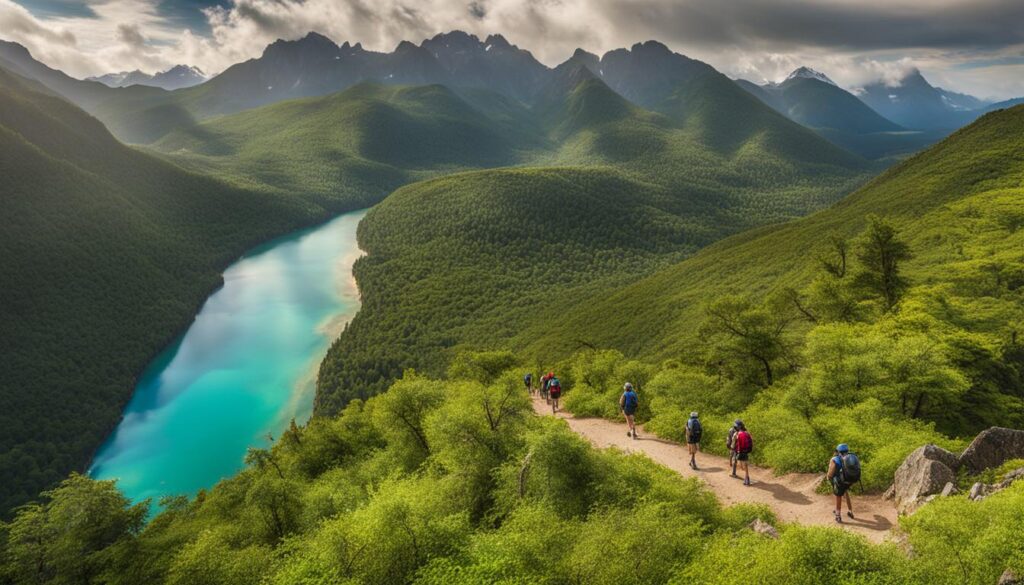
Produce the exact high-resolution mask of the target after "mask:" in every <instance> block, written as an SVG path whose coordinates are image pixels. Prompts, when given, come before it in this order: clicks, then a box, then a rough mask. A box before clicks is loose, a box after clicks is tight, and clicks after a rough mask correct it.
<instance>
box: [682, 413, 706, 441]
mask: <svg viewBox="0 0 1024 585" xmlns="http://www.w3.org/2000/svg"><path fill="white" fill-rule="evenodd" d="M686 428H688V429H690V440H691V441H693V442H694V443H699V442H700V437H701V435H703V434H704V427H702V426H701V424H700V421H699V420H697V419H695V418H691V419H690V420H688V421H686Z"/></svg>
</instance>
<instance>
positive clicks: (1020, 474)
mask: <svg viewBox="0 0 1024 585" xmlns="http://www.w3.org/2000/svg"><path fill="white" fill-rule="evenodd" d="M1019 479H1024V467H1021V468H1019V469H1014V470H1013V471H1011V472H1010V473H1007V474H1006V475H1004V476H1003V480H1002V481H1000V482H999V483H995V484H985V483H981V482H980V481H979V482H977V483H975V484H974V485H972V486H971V491H970V492H968V493H967V499H969V500H973V501H975V502H977V501H978V500H984V499H985V498H986V497H988V496H991V495H992V494H994V493H996V492H998V491H1002V490H1004V489H1006V488H1008V487H1010V485H1011V484H1012V483H1013V482H1015V481H1017V480H1019Z"/></svg>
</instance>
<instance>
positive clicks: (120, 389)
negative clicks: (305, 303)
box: [0, 68, 342, 514]
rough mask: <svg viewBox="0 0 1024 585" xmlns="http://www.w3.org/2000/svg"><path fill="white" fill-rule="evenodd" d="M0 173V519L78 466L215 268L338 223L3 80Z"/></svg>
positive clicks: (315, 208)
mask: <svg viewBox="0 0 1024 585" xmlns="http://www.w3.org/2000/svg"><path fill="white" fill-rule="evenodd" d="M0 175H2V176H3V178H4V179H3V181H2V182H0V217H2V218H3V225H2V227H0V281H2V282H3V286H0V322H2V323H3V327H0V354H2V355H3V359H2V360H0V477H3V478H4V480H3V481H2V482H0V510H2V512H0V514H3V513H4V512H6V511H7V510H9V509H10V508H11V507H12V506H14V505H17V504H20V503H24V502H25V501H26V500H27V499H28V498H30V497H35V496H36V494H38V492H39V491H40V490H41V489H43V488H45V487H47V486H49V485H51V484H52V483H53V482H56V481H58V480H60V479H62V478H64V477H65V476H66V475H67V473H68V472H69V471H71V470H73V469H78V470H81V469H83V468H84V466H85V465H86V463H87V462H88V459H89V458H90V456H91V455H92V453H93V450H94V449H95V448H96V446H97V445H99V444H100V442H101V441H102V440H103V438H104V436H105V435H106V434H107V433H108V432H109V431H110V430H112V428H113V427H114V425H115V424H116V423H117V421H118V419H119V417H120V415H121V409H122V407H123V405H124V404H125V402H126V401H127V400H128V398H129V396H130V394H131V390H132V384H133V382H134V380H135V377H136V376H137V375H138V373H139V371H140V369H141V367H142V366H143V365H144V364H145V363H146V362H147V360H148V359H150V358H151V357H152V356H153V355H155V354H156V353H157V352H158V351H159V350H160V349H162V348H163V347H164V346H165V344H166V343H167V342H168V341H169V340H170V339H172V337H173V336H174V335H175V334H176V333H177V332H178V331H180V330H181V329H182V328H183V327H185V326H186V325H187V324H188V322H189V320H190V319H191V316H192V314H193V311H194V310H195V309H196V308H197V307H198V306H199V304H200V303H201V302H202V301H203V299H204V298H205V297H206V295H207V294H208V293H209V292H210V291H211V290H212V289H213V288H214V287H216V286H217V285H218V283H219V278H220V277H219V271H220V269H221V268H223V267H224V266H225V265H226V264H227V263H228V262H230V261H231V260H233V259H234V258H236V257H237V256H238V254H239V253H241V252H242V251H244V250H246V249H247V248H248V247H250V246H251V245H253V244H254V243H256V242H258V241H260V240H262V239H264V238H267V237H269V236H271V235H277V234H280V233H284V232H287V231H289V230H292V229H295V228H297V227H299V226H302V225H305V224H308V223H310V222H312V221H315V220H317V219H320V218H325V217H327V216H328V215H329V213H328V211H327V210H326V209H325V208H324V207H321V206H319V205H317V204H315V203H313V202H311V201H308V200H302V199H300V198H298V197H281V196H275V195H271V194H267V193H259V192H255V191H251V190H243V189H240V188H238V187H233V186H230V185H227V184H225V183H222V182H218V181H215V180H211V179H209V178H205V177H202V176H199V175H195V174H192V173H189V172H186V171H183V170H182V169H180V168H179V167H176V166H174V165H171V164H168V163H166V162H164V161H161V160H158V159H156V158H154V157H152V156H149V155H146V154H143V153H140V152H138V151H135V150H133V149H130V148H127V147H125V146H123V145H122V144H120V143H119V142H118V141H117V140H115V139H114V138H113V137H112V136H111V135H110V133H108V132H107V131H106V130H105V129H104V128H103V125H102V124H101V123H100V122H99V121H97V120H96V119H94V118H92V117H90V116H89V115H87V114H86V113H84V112H83V111H82V110H80V109H78V108H77V107H76V106H73V105H71V104H69V103H68V102H66V101H64V100H63V99H62V98H58V97H56V96H54V95H52V94H51V93H49V92H44V91H40V86H39V84H38V83H37V82H34V81H30V80H27V79H24V78H21V77H19V76H17V75H14V74H12V73H10V72H8V71H6V70H4V69H2V68H0ZM341 207H342V205H338V206H337V207H335V208H334V209H332V211H338V210H340V208H341Z"/></svg>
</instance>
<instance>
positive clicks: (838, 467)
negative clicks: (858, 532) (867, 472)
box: [827, 443, 860, 524]
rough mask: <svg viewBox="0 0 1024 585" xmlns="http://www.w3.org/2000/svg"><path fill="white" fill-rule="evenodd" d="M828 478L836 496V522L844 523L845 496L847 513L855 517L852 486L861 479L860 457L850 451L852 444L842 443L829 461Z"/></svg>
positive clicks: (833, 512) (834, 511)
mask: <svg viewBox="0 0 1024 585" xmlns="http://www.w3.org/2000/svg"><path fill="white" fill-rule="evenodd" d="M827 477H828V480H829V482H831V483H832V495H834V496H835V497H836V509H835V510H833V511H832V514H833V515H834V516H835V518H836V522H838V523H840V524H842V523H843V496H846V515H847V516H849V517H850V518H853V502H852V501H850V488H851V487H853V484H855V483H857V482H858V481H860V459H858V458H857V456H856V455H854V454H853V453H850V446H849V445H847V444H846V443H840V444H839V445H837V446H836V450H835V452H834V453H833V456H832V459H830V460H829V462H828V475H827Z"/></svg>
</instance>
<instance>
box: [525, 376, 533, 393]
mask: <svg viewBox="0 0 1024 585" xmlns="http://www.w3.org/2000/svg"><path fill="white" fill-rule="evenodd" d="M523 384H526V391H527V392H529V393H530V396H533V372H527V373H526V375H525V376H523Z"/></svg>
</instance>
